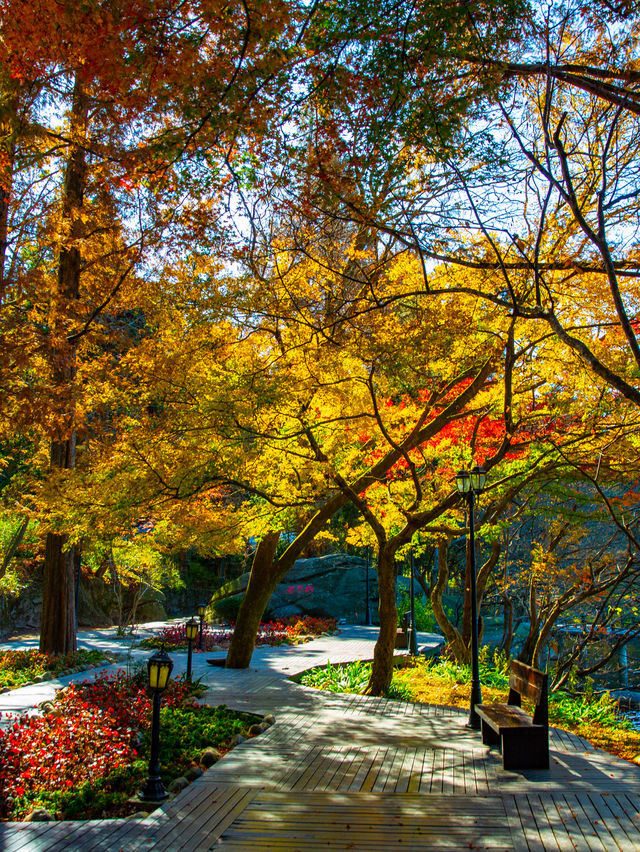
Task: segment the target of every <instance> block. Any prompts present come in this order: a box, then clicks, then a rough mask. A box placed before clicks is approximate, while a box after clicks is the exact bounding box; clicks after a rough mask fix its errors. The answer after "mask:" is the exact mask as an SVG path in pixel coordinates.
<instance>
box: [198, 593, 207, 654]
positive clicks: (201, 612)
mask: <svg viewBox="0 0 640 852" xmlns="http://www.w3.org/2000/svg"><path fill="white" fill-rule="evenodd" d="M206 611H207V605H206V604H203V603H201V604H198V617H199V619H200V638H199V639H198V650H199V651H202V628H203V626H204V615H205V613H206Z"/></svg>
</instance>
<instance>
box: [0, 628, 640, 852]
mask: <svg viewBox="0 0 640 852" xmlns="http://www.w3.org/2000/svg"><path fill="white" fill-rule="evenodd" d="M347 645H350V647H347ZM314 646H315V647H314ZM326 646H329V650H330V651H331V653H330V658H331V661H332V662H336V661H337V660H338V659H339V658H340V655H341V654H342V653H344V655H345V656H351V657H355V656H360V657H366V656H370V650H371V643H370V641H369V642H365V641H364V640H363V641H362V642H361V643H360V644H358V643H357V642H355V641H354V642H351V643H347V642H345V643H344V644H343V645H341V644H340V643H339V641H338V640H333V643H331V642H326V641H325V642H324V645H323V644H322V643H320V644H319V645H316V643H310V645H308V646H304V648H299V649H296V650H297V651H300V652H302V653H300V655H299V657H298V661H297V663H298V664H297V665H296V663H295V659H296V658H295V656H294V655H292V654H288V653H287V654H284V655H282V656H281V657H278V655H277V654H275V653H273V652H274V649H270V651H271V656H269V654H268V653H266V652H265V653H263V654H262V655H257V663H258V664H259V665H258V667H257V668H255V669H251V670H248V671H240V672H233V671H226V670H224V669H209V670H208V672H207V674H208V680H209V684H210V688H209V690H208V692H207V694H206V697H205V698H206V701H207V702H208V703H212V704H219V703H225V704H227V705H229V706H234V707H237V708H239V709H251V710H254V711H256V712H259V713H268V712H273V713H274V714H275V715H276V719H277V723H276V724H275V725H274V726H273V727H271V728H270V729H269V730H268V731H267V732H265V733H264V734H262V735H261V736H259V737H257V738H255V739H252V740H249V741H247V742H245V743H243V744H241V745H240V746H238V747H237V748H235V749H234V750H233V751H232V752H231V753H230V754H229V755H227V756H226V757H225V758H224V759H223V760H222V761H220V762H219V763H218V764H216V765H215V766H214V767H212V768H211V769H210V770H208V771H207V772H205V773H204V775H203V776H202V778H200V779H198V780H197V781H195V782H194V783H193V784H191V785H190V786H189V787H188V788H187V789H186V790H185V791H183V792H182V793H181V794H180V795H179V796H177V797H176V798H175V799H173V800H172V801H171V802H169V803H167V804H166V805H165V806H164V807H163V808H162V809H159V810H158V811H156V812H155V813H153V814H151V815H150V816H149V817H147V818H146V819H128V820H102V821H95V820H94V821H87V822H84V823H71V822H67V823H40V824H33V823H31V824H28V823H14V824H5V825H3V826H1V827H0V849H1V850H3V852H22V850H27V852H36V850H38V852H40V850H42V852H44V850H46V851H47V852H64V851H65V850H82V852H99V851H100V852H116V850H122V852H126V851H127V850H131V852H134V851H135V852H151V850H155V851H156V852H163V850H218V849H219V850H234V852H235V850H237V851H238V852H241V851H242V852H261V850H281V851H282V852H287V850H291V852H295V850H298V852H315V850H320V849H323V850H326V849H330V850H377V851H378V850H381V849H386V848H388V847H389V848H394V849H402V850H468V849H475V850H478V849H482V850H517V852H520V850H522V852H525V850H526V852H546V850H567V852H573V850H585V852H593V850H598V852H611V850H620V852H633V850H638V852H640V768H638V767H636V766H634V765H633V764H630V763H627V762H625V761H621V760H617V759H616V758H613V757H611V756H610V755H608V754H605V753H603V752H600V751H598V750H597V749H595V748H593V747H592V746H591V745H589V744H588V743H586V742H585V741H584V740H582V739H580V738H579V737H576V736H573V735H571V734H567V733H565V732H562V731H556V730H554V731H552V736H551V743H550V745H551V766H550V768H549V770H532V771H526V772H506V771H504V770H503V769H502V765H501V761H500V756H499V754H498V753H497V751H496V750H495V749H492V750H490V749H488V748H486V747H485V746H483V745H482V743H481V741H480V737H479V734H477V733H475V732H472V731H470V730H469V729H467V728H466V727H465V721H466V715H467V714H466V713H462V712H460V711H456V710H453V709H451V708H443V707H435V706H431V705H412V704H408V703H405V702H396V701H389V700H386V699H374V698H367V697H363V696H346V695H345V696H343V695H332V694H329V693H324V692H318V691H316V690H310V689H307V688H305V687H301V686H298V685H297V684H294V683H292V682H291V681H289V680H287V679H286V678H285V677H284V676H283V675H284V674H285V673H292V672H293V671H295V670H296V669H297V668H298V667H299V668H300V669H303V668H306V667H307V666H308V665H310V664H314V663H316V662H320V663H321V662H323V659H324V658H326V656H327V653H328V652H327V647H326ZM343 658H344V657H343ZM310 661H311V662H310Z"/></svg>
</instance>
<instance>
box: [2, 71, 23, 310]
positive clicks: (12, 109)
mask: <svg viewBox="0 0 640 852" xmlns="http://www.w3.org/2000/svg"><path fill="white" fill-rule="evenodd" d="M4 86H6V87H10V88H9V91H8V92H7V95H6V97H5V98H4V100H5V106H4V108H2V109H0V155H1V161H2V164H1V167H0V304H2V302H3V301H4V297H5V291H6V280H5V275H6V272H5V269H6V259H7V245H8V236H9V202H10V200H11V186H12V183H13V168H14V160H15V154H16V132H17V113H18V102H19V96H18V89H17V87H18V83H17V81H16V80H11V81H9V80H3V87H4Z"/></svg>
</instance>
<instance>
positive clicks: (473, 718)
mask: <svg viewBox="0 0 640 852" xmlns="http://www.w3.org/2000/svg"><path fill="white" fill-rule="evenodd" d="M486 481H487V474H486V471H485V470H484V468H482V467H478V466H477V465H476V467H474V468H473V469H472V470H471V471H468V470H459V471H458V473H456V488H457V489H458V492H459V493H460V494H461V495H462V497H464V499H465V500H466V501H467V505H468V506H469V550H470V556H471V559H470V566H469V567H470V571H469V574H470V579H471V590H470V593H471V707H470V710H469V722H468V725H469V727H470V728H474V729H475V730H479V729H480V717H479V716H478V714H477V713H476V704H481V703H482V694H481V690H480V664H479V661H478V595H477V591H476V541H475V518H474V505H475V498H476V497H477V496H478V495H479V494H481V493H482V491H483V490H484V486H485V483H486Z"/></svg>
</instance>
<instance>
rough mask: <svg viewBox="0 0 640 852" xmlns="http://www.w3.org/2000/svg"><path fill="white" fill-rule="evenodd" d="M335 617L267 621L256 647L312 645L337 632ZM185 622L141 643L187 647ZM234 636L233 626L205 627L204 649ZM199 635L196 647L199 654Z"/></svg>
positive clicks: (222, 645)
mask: <svg viewBox="0 0 640 852" xmlns="http://www.w3.org/2000/svg"><path fill="white" fill-rule="evenodd" d="M336 629H337V628H336V620H335V618H313V617H312V616H304V617H301V618H292V619H289V620H287V621H284V622H283V621H268V622H265V623H263V624H261V625H260V629H259V631H258V635H257V637H256V645H283V644H289V645H297V644H299V643H301V642H309V641H310V640H311V639H315V638H316V637H317V636H321V635H323V634H331V633H335V632H336ZM186 630H187V628H186V623H185V622H181V623H180V624H172V625H171V626H170V627H165V628H164V629H163V630H161V631H160V632H159V633H158V634H157V635H156V636H151V637H149V638H148V639H143V641H142V642H141V643H140V644H141V645H142V646H143V647H145V648H160V647H161V646H164V647H165V648H168V649H173V650H180V649H184V648H186V647H187V632H186ZM232 636H233V625H231V626H230V627H228V628H216V627H209V626H205V628H204V630H203V633H202V650H203V651H214V650H220V649H225V648H228V647H229V643H230V642H231V637H232ZM199 638H200V637H199V634H198V637H197V638H196V640H195V642H194V646H193V650H194V651H198V650H199V648H198V645H199Z"/></svg>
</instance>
